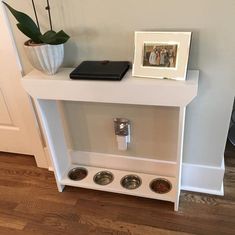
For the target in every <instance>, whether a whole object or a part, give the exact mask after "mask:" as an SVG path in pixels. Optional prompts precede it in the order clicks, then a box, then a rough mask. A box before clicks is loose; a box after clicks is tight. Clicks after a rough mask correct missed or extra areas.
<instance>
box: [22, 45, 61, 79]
mask: <svg viewBox="0 0 235 235" xmlns="http://www.w3.org/2000/svg"><path fill="white" fill-rule="evenodd" d="M24 46H25V51H26V54H27V56H28V58H29V61H30V63H31V64H32V66H33V67H34V68H36V69H38V70H40V71H42V72H44V73H46V74H49V75H53V74H55V73H56V72H57V71H58V69H59V67H60V66H61V65H62V63H63V60H64V44H59V45H49V44H31V43H30V41H27V42H26V43H25V44H24Z"/></svg>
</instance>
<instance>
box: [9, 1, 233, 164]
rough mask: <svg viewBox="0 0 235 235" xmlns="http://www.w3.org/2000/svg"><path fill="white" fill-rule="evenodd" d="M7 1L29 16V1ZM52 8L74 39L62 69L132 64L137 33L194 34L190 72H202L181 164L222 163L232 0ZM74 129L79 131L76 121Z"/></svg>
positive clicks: (230, 62) (229, 93)
mask: <svg viewBox="0 0 235 235" xmlns="http://www.w3.org/2000/svg"><path fill="white" fill-rule="evenodd" d="M7 2H9V3H11V4H12V5H14V6H15V7H16V8H17V9H21V10H25V11H26V12H28V13H30V14H31V15H32V10H31V6H30V2H31V1H29V0H23V1H14V0H9V1H7ZM37 2H38V3H37V7H38V11H39V15H40V16H39V19H40V22H41V23H42V25H43V28H45V26H47V25H48V23H47V18H46V17H45V18H43V15H45V11H44V7H43V6H42V5H40V4H42V2H44V1H37ZM38 4H39V5H38ZM51 5H52V16H53V19H54V20H53V21H54V26H55V28H56V29H61V28H63V29H64V30H65V31H67V32H68V33H69V34H70V35H71V36H72V38H71V40H70V41H69V43H68V44H67V45H66V57H65V63H64V64H65V65H66V66H75V65H77V64H78V63H79V62H80V61H82V60H85V59H110V60H112V59H113V60H130V61H132V58H133V49H134V47H133V45H134V42H133V41H134V31H136V30H156V31H157V30H166V31H168V30H174V31H185V30H186V31H192V32H193V37H192V47H191V53H190V60H189V68H190V69H200V71H201V74H200V82H199V94H198V97H197V98H196V99H195V100H194V101H193V102H192V103H191V104H190V105H189V107H188V109H187V118H186V131H185V148H184V162H188V163H195V164H202V165H211V166H220V165H221V161H222V158H223V153H224V146H225V141H226V137H227V131H228V126H229V119H230V115H231V109H232V102H233V98H234V86H235V82H234V81H235V75H234V74H235V59H234V58H235V57H234V55H235V53H234V52H235V47H234V44H235V33H234V22H235V1H234V0H224V1H220V0H207V1H204V0H198V1H195V0H178V1H175V0H164V1H162V0H161V1H160V0H145V1H140V0H139V1H136V0H118V1H114V0H113V1H110V0H69V1H64V0H51ZM14 31H15V36H16V40H17V44H18V48H19V51H20V54H21V57H22V61H23V66H24V69H25V72H28V71H29V70H30V69H31V66H30V64H29V63H28V61H27V60H26V59H25V55H24V52H23V48H22V44H23V41H24V40H25V38H24V36H22V35H21V34H20V33H19V32H16V30H15V27H14ZM70 106H72V107H70ZM70 108H72V110H70V111H69V112H68V113H69V115H72V114H73V112H74V113H76V112H77V109H79V106H76V107H75V106H74V105H68V106H67V107H66V109H70ZM119 110H120V112H122V107H119ZM69 119H71V117H70V118H69ZM72 125H73V127H74V128H75V129H76V128H77V127H76V120H74V123H73V124H72ZM110 131H112V130H110ZM73 141H75V142H76V139H75V140H73ZM75 146H76V143H75Z"/></svg>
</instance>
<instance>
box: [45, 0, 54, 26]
mask: <svg viewBox="0 0 235 235" xmlns="http://www.w3.org/2000/svg"><path fill="white" fill-rule="evenodd" d="M46 10H47V11H48V16H49V22H50V28H51V30H53V29H52V21H51V8H50V2H49V0H47V6H46Z"/></svg>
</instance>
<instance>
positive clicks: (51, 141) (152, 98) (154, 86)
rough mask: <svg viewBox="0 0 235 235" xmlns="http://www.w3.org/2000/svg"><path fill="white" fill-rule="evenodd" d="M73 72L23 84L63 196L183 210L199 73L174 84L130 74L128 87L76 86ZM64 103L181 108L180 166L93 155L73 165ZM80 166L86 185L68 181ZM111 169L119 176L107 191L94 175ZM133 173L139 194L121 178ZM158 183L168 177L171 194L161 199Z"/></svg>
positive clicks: (115, 84)
mask: <svg viewBox="0 0 235 235" xmlns="http://www.w3.org/2000/svg"><path fill="white" fill-rule="evenodd" d="M71 71H72V68H63V69H61V70H60V72H59V73H57V74H56V75H54V76H47V75H44V74H42V73H41V72H38V71H36V70H34V71H32V72H31V73H29V74H28V75H27V76H25V77H23V78H22V84H23V87H24V89H25V90H26V91H27V92H28V94H29V95H30V96H32V97H33V98H34V100H35V103H36V107H37V111H38V113H39V116H40V119H41V121H42V125H43V130H44V134H45V136H46V141H47V144H48V147H49V153H50V156H51V160H52V164H53V168H54V173H55V178H56V182H57V186H58V190H59V191H60V192H62V190H63V188H64V186H65V185H69V186H75V187H83V188H91V189H96V190H103V191H109V192H115V193H122V194H129V195H134V196H140V197H147V198H153V199H159V200H165V201H171V202H174V205H175V207H174V208H175V210H178V206H179V195H180V187H181V165H182V151H183V136H184V121H185V108H186V106H187V105H188V104H189V103H190V102H191V101H192V100H193V98H194V97H196V95H197V89H198V77H199V72H198V71H188V73H187V80H186V81H173V80H160V79H147V78H135V77H132V76H131V71H130V72H128V73H127V74H126V76H125V77H124V78H123V80H122V81H120V82H112V81H85V80H70V79H69V73H70V72H71ZM61 100H63V101H83V102H100V103H114V104H134V105H152V106H168V107H178V135H177V136H178V139H177V140H176V141H177V143H176V144H177V152H176V153H175V160H174V161H162V160H155V159H154V160H153V159H146V158H137V157H129V156H122V157H121V158H120V157H119V156H115V155H108V154H104V155H103V157H102V156H101V155H102V154H100V153H90V155H89V154H88V155H89V156H82V155H81V156H78V158H77V160H76V161H73V156H72V155H73V154H72V153H71V151H69V149H68V147H67V143H66V140H65V134H64V129H63V124H62V119H61V115H60V110H59V105H58V101H61ZM97 155H99V156H97ZM100 157H102V158H100ZM90 158H92V160H91V159H90ZM87 159H89V161H88V160H87ZM76 165H79V166H84V167H85V168H86V169H87V170H88V176H87V177H86V178H85V179H83V180H81V181H73V180H70V179H69V178H68V176H67V174H68V172H69V170H70V169H72V168H74V167H76ZM127 166H128V167H127ZM107 169H108V170H109V171H111V172H112V173H113V175H114V180H113V182H112V183H111V184H108V185H107V186H100V185H97V184H95V183H94V182H93V177H94V175H95V174H96V173H97V172H99V171H101V170H107ZM132 173H134V174H137V175H138V176H139V177H141V179H142V184H141V186H140V187H139V188H137V189H135V190H128V189H125V188H123V187H122V186H121V184H120V180H121V178H122V177H123V176H125V175H127V174H132ZM157 177H160V178H161V177H163V178H165V179H167V180H169V181H170V182H171V184H172V189H171V191H170V192H168V193H166V194H157V193H155V192H153V191H152V190H151V189H150V188H149V183H150V181H151V180H153V179H155V178H157Z"/></svg>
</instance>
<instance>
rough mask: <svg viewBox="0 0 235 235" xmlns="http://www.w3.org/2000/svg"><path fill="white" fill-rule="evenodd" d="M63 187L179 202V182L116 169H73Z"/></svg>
mask: <svg viewBox="0 0 235 235" xmlns="http://www.w3.org/2000/svg"><path fill="white" fill-rule="evenodd" d="M156 180H157V181H156ZM95 181H96V182H95ZM60 183H61V184H62V185H67V186H74V187H82V188H88V189H95V190H102V191H107V192H113V193H121V194H128V195H132V196H139V197H146V198H152V199H158V200H164V201H170V202H175V198H176V196H175V195H176V179H175V178H174V177H165V176H164V177H162V176H158V175H152V174H144V173H136V172H130V171H122V170H115V169H106V168H97V167H90V166H84V165H71V166H70V167H68V169H67V170H66V172H65V173H64V176H63V177H62V179H61V180H60ZM125 187H126V188H125ZM154 190H155V191H157V192H155V191H154ZM164 192H165V193H164Z"/></svg>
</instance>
